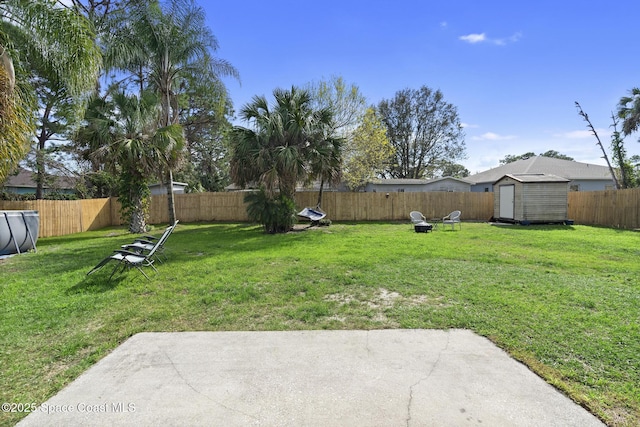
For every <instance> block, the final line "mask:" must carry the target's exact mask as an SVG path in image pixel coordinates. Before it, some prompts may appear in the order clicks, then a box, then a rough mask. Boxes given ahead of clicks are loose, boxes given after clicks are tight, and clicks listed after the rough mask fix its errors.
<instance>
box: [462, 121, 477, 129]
mask: <svg viewBox="0 0 640 427" xmlns="http://www.w3.org/2000/svg"><path fill="white" fill-rule="evenodd" d="M460 127H462V128H464V129H474V128H479V127H480V126H478V125H472V124H469V123H464V122H462V123H460Z"/></svg>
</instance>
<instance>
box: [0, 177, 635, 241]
mask: <svg viewBox="0 0 640 427" xmlns="http://www.w3.org/2000/svg"><path fill="white" fill-rule="evenodd" d="M245 194H246V193H243V192H231V193H196V194H176V195H175V203H176V215H177V217H178V219H179V220H180V221H182V222H198V221H230V222H232V221H241V222H242V221H247V220H248V217H247V210H246V205H245V203H244V196H245ZM295 201H296V206H297V207H298V208H300V209H301V208H303V207H314V206H316V205H317V202H318V193H317V192H299V193H296V196H295ZM322 209H323V210H324V211H325V212H327V217H328V218H329V219H331V220H333V221H408V219H409V212H411V211H413V210H417V211H420V212H422V213H423V214H424V215H425V216H426V217H427V218H428V219H431V220H433V219H435V218H442V217H443V216H444V215H447V214H448V213H449V212H451V211H453V210H460V211H462V220H463V221H464V220H469V221H471V220H479V221H487V220H489V219H490V218H491V217H492V216H493V193H469V192H454V193H449V192H406V193H397V192H390V193H384V192H379V193H347V192H345V193H342V192H326V193H324V194H323V196H322ZM0 210H36V211H38V212H39V216H40V233H39V235H40V237H51V236H61V235H65V234H71V233H77V232H80V231H87V230H95V229H99V228H103V227H107V226H110V225H121V224H122V221H121V219H120V204H119V203H118V201H117V200H116V199H115V198H111V199H92V200H30V201H2V200H0ZM568 212H569V215H568V216H569V219H573V220H574V221H575V223H576V224H587V225H603V226H608V227H618V228H627V229H639V228H640V188H636V189H630V190H607V191H589V192H583V191H579V192H569V197H568ZM168 222H169V214H168V209H167V196H166V195H160V196H152V197H151V200H150V203H149V223H150V224H166V223H168Z"/></svg>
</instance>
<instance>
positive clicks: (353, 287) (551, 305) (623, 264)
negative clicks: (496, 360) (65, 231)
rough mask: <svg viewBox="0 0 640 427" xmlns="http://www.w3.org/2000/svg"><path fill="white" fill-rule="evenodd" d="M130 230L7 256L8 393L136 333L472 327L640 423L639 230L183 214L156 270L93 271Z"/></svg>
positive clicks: (54, 386)
mask: <svg viewBox="0 0 640 427" xmlns="http://www.w3.org/2000/svg"><path fill="white" fill-rule="evenodd" d="M162 231H163V229H162V228H157V229H156V230H155V231H154V232H155V234H157V235H159V234H160V233H161V232H162ZM131 240H132V236H131V235H128V234H127V233H126V232H124V231H123V229H120V228H110V229H105V230H100V231H94V232H87V233H81V234H75V235H71V236H65V237H57V238H47V239H40V240H39V241H38V252H37V253H30V254H25V255H21V256H15V257H12V258H9V259H6V260H4V261H0V277H1V280H0V366H1V367H2V375H0V394H1V397H2V402H14V403H31V402H35V403H37V404H39V403H42V402H43V401H44V400H46V399H47V398H49V397H51V396H52V395H53V394H55V393H56V392H57V391H59V390H60V389H61V388H62V387H63V386H64V385H66V384H67V383H69V382H70V381H72V380H73V379H74V378H76V377H77V376H78V375H79V374H80V373H82V372H83V371H85V370H86V369H87V368H89V367H90V366H91V365H92V364H94V363H95V362H97V361H98V360H99V359H100V358H102V357H104V356H105V355H106V354H107V353H108V352H109V351H111V350H113V349H114V348H115V347H117V346H118V345H119V344H120V343H122V342H123V341H125V340H126V339H127V338H128V337H130V336H131V335H133V334H135V333H137V332H142V331H187V330H189V331H193V330H211V331H219V330H294V329H381V328H438V329H448V328H466V329H470V330H473V331H475V332H477V333H478V334H480V335H483V336H486V337H488V338H489V339H491V340H492V341H494V342H495V343H496V344H497V345H499V346H500V347H502V348H503V349H505V350H506V351H507V352H509V353H510V354H511V355H512V356H513V357H515V358H516V359H518V360H521V361H522V362H524V363H525V364H527V365H528V366H529V367H530V368H531V369H532V370H534V371H535V372H537V373H538V374H539V375H541V376H542V377H543V378H545V380H547V381H548V382H549V383H551V384H553V385H554V386H556V387H557V388H559V389H560V390H562V391H563V392H564V393H566V394H567V395H568V396H570V397H571V398H572V399H574V400H575V401H577V402H579V403H580V404H581V405H583V406H585V407H586V408H588V409H589V410H590V411H591V412H593V413H594V414H596V415H597V416H598V417H600V418H601V419H603V420H604V421H605V422H606V423H608V424H609V425H629V426H631V425H638V424H639V423H640V329H639V328H640V327H639V324H640V279H639V275H640V233H637V232H633V231H621V230H614V229H607V228H596V227H585V226H572V227H566V226H530V227H522V226H504V227H496V226H491V225H488V224H473V223H464V224H463V226H462V230H456V231H450V230H446V231H442V230H440V231H436V232H434V233H428V234H422V233H420V234H418V233H414V232H413V230H412V227H411V225H410V224H406V223H405V224H397V223H396V224H386V223H374V224H346V223H344V224H335V223H334V224H333V225H331V226H330V227H322V228H318V229H310V230H307V231H301V232H292V233H288V234H284V235H265V234H263V233H262V229H261V228H260V227H257V226H253V225H246V224H180V225H179V226H178V228H177V229H176V231H175V232H174V233H173V235H172V236H171V237H170V239H169V241H168V243H167V247H168V249H167V253H168V255H169V258H170V259H169V260H168V261H167V262H166V263H164V264H159V265H158V273H153V272H152V271H149V270H147V271H149V273H150V278H151V280H146V279H145V278H144V277H143V276H142V275H141V274H140V273H139V272H137V271H135V270H131V271H129V272H127V273H125V274H123V275H120V276H116V277H115V278H114V279H113V280H112V281H111V282H109V281H107V279H108V276H109V274H110V273H111V270H112V268H111V267H109V266H107V267H106V268H104V269H103V270H101V271H99V272H98V273H96V274H94V275H92V276H89V277H87V276H86V275H85V274H86V272H87V271H89V270H90V269H91V267H93V266H94V265H95V264H96V263H97V262H98V261H100V260H101V259H102V258H104V257H105V256H106V255H107V254H109V253H110V252H111V250H112V249H115V248H117V247H119V245H121V244H124V243H129V242H130V241H131ZM25 415H26V414H24V413H6V412H4V413H2V414H1V415H0V424H3V425H11V424H13V423H15V422H16V421H18V420H19V419H20V418H21V417H23V416H25Z"/></svg>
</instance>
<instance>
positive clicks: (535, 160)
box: [467, 156, 613, 184]
mask: <svg viewBox="0 0 640 427" xmlns="http://www.w3.org/2000/svg"><path fill="white" fill-rule="evenodd" d="M508 174H546V175H557V176H559V177H562V178H566V179H569V180H612V179H613V178H612V177H611V172H610V171H609V168H608V167H607V166H600V165H594V164H590V163H580V162H575V161H573V160H562V159H556V158H553V157H544V156H535V157H530V158H528V159H526V160H518V161H515V162H511V163H507V164H506V165H502V166H498V167H496V168H493V169H489V170H488V171H484V172H480V173H477V174H475V175H471V176H469V177H467V180H469V181H473V182H475V183H476V184H479V183H494V182H496V181H497V180H499V179H500V178H502V177H503V176H505V175H508Z"/></svg>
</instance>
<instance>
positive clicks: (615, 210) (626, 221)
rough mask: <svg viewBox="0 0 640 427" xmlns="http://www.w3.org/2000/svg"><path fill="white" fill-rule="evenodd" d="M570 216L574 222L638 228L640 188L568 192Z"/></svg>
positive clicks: (639, 226) (639, 220)
mask: <svg viewBox="0 0 640 427" xmlns="http://www.w3.org/2000/svg"><path fill="white" fill-rule="evenodd" d="M568 203H569V207H568V208H569V211H568V212H569V215H568V216H569V218H570V219H573V220H574V221H575V222H576V223H577V224H588V225H603V226H607V227H615V228H627V229H637V228H640V188H632V189H627V190H606V191H572V192H569V199H568Z"/></svg>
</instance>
